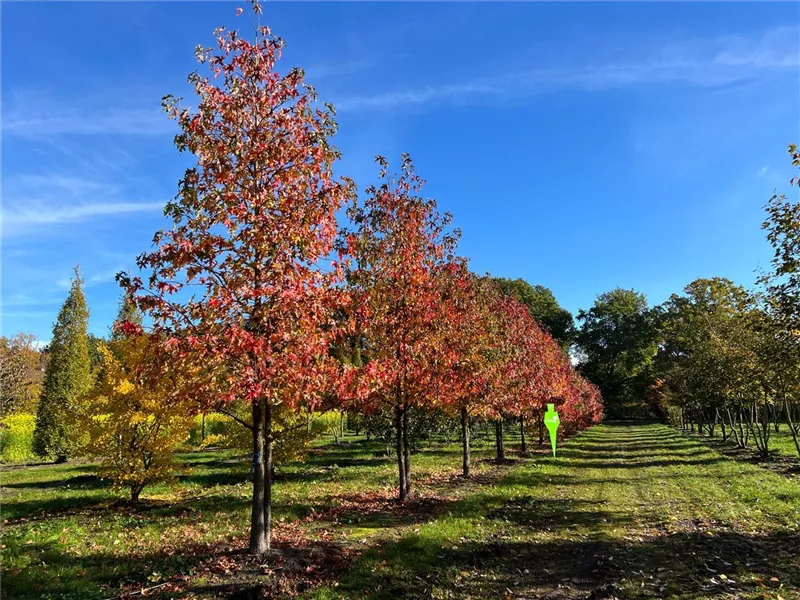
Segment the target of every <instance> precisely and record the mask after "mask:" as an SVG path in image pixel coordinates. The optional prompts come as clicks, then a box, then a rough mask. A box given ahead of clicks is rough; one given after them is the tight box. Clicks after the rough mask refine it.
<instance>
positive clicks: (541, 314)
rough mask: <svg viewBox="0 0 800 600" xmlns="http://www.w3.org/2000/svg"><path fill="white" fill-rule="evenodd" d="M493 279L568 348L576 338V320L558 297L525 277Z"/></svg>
mask: <svg viewBox="0 0 800 600" xmlns="http://www.w3.org/2000/svg"><path fill="white" fill-rule="evenodd" d="M492 281H494V283H495V284H496V285H497V287H499V288H500V289H501V290H502V292H503V293H504V294H507V295H514V296H516V298H517V299H518V300H519V301H520V302H522V303H523V304H525V305H526V306H527V307H528V309H529V310H530V311H531V314H532V315H533V316H534V317H535V318H536V320H537V321H539V322H540V323H541V324H542V325H543V326H544V328H545V329H546V330H547V331H548V332H549V333H550V335H552V336H553V338H555V340H556V341H558V343H559V344H561V347H562V348H564V350H567V349H568V348H569V347H570V346H571V345H572V342H573V341H574V339H575V322H574V320H573V318H572V313H571V312H569V311H568V310H567V309H565V308H562V307H561V306H559V304H558V301H557V300H556V297H555V296H554V295H553V292H551V291H550V290H549V289H548V288H546V287H544V286H543V285H531V284H530V283H528V282H527V281H525V280H524V279H519V278H517V279H506V278H504V277H494V278H492Z"/></svg>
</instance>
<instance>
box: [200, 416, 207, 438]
mask: <svg viewBox="0 0 800 600" xmlns="http://www.w3.org/2000/svg"><path fill="white" fill-rule="evenodd" d="M205 441H206V413H203V418H202V425H201V426H200V444H202V443H203V442H205Z"/></svg>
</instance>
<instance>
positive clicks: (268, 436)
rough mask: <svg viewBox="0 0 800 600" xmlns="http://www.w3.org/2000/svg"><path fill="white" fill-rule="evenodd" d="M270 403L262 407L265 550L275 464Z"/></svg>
mask: <svg viewBox="0 0 800 600" xmlns="http://www.w3.org/2000/svg"><path fill="white" fill-rule="evenodd" d="M273 441H274V440H273V437H272V405H271V404H269V403H267V404H266V406H265V407H264V484H265V485H264V537H266V538H267V550H269V549H270V547H271V546H272V481H273V479H274V478H275V465H274V464H273V460H272V442H273Z"/></svg>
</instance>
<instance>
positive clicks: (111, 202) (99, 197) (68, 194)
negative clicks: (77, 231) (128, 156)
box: [2, 172, 165, 239]
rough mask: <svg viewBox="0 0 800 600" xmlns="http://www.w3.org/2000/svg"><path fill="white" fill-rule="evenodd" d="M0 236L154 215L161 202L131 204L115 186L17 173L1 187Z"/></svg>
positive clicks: (18, 235) (57, 176)
mask: <svg viewBox="0 0 800 600" xmlns="http://www.w3.org/2000/svg"><path fill="white" fill-rule="evenodd" d="M3 188H4V189H3V214H2V226H3V237H4V238H6V239H7V238H12V237H20V236H25V235H29V234H33V233H37V234H38V233H40V232H41V231H43V230H46V229H47V228H52V227H55V226H59V225H66V224H73V223H84V222H87V221H90V220H93V219H102V218H103V217H109V216H119V215H124V214H133V213H144V212H155V211H158V210H160V209H162V208H163V207H164V204H165V202H164V201H131V200H129V199H127V198H125V197H124V195H123V190H121V189H119V187H118V186H117V185H116V184H113V183H105V182H103V181H100V180H95V179H89V178H84V177H78V176H75V175H63V174H60V173H59V172H54V173H50V174H47V175H29V174H20V175H15V176H13V177H12V178H10V179H8V180H7V181H6V182H4V185H3Z"/></svg>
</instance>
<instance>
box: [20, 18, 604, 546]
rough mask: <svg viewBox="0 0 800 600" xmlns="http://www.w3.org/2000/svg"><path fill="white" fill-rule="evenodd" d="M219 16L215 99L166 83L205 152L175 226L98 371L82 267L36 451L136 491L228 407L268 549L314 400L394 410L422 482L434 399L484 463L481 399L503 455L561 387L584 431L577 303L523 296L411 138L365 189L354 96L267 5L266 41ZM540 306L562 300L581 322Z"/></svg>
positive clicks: (62, 322) (587, 388)
mask: <svg viewBox="0 0 800 600" xmlns="http://www.w3.org/2000/svg"><path fill="white" fill-rule="evenodd" d="M253 6H254V12H255V14H256V16H257V15H258V14H260V7H259V5H258V3H257V2H256V3H254V4H253ZM256 20H257V19H256ZM216 35H217V45H216V50H215V49H212V48H202V47H199V48H198V49H197V57H198V61H199V62H200V63H201V64H203V65H207V67H208V69H209V71H210V72H209V73H208V76H203V75H201V74H199V73H193V74H191V75H190V77H189V81H190V83H191V84H192V85H193V87H194V90H195V92H196V95H197V97H198V104H197V109H196V110H194V111H190V110H188V109H184V108H181V107H180V100H179V99H175V98H172V97H171V96H167V97H165V98H164V108H165V110H166V111H167V113H168V114H169V115H170V116H171V117H172V118H173V119H175V120H176V121H177V124H178V126H179V128H180V133H179V134H178V135H177V136H176V138H175V143H176V146H177V147H178V149H179V150H180V151H182V152H183V151H186V152H190V153H191V154H192V155H193V156H194V158H195V161H196V162H195V164H194V166H192V167H191V168H189V169H187V170H186V172H185V174H184V177H183V179H182V180H181V181H180V185H179V192H178V195H177V196H176V198H175V199H174V200H173V201H172V202H170V203H168V204H167V206H166V208H165V214H166V215H167V216H169V217H170V218H171V219H172V222H173V224H172V227H171V228H170V229H168V230H165V231H161V232H159V233H157V234H156V236H155V238H154V246H155V248H154V250H152V251H150V252H146V253H144V254H142V255H141V256H140V257H139V258H138V259H137V265H138V267H139V268H140V269H141V270H142V271H143V272H145V273H146V276H134V275H129V274H120V275H118V281H119V283H120V285H121V286H122V287H123V289H124V292H125V296H124V298H125V299H124V301H123V304H122V313H121V315H120V318H119V319H118V320H117V322H116V323H115V326H114V332H113V335H112V339H111V340H110V341H108V343H106V344H103V345H101V346H100V347H99V348H98V349H97V352H96V354H97V356H98V358H97V360H96V366H95V369H94V370H93V369H92V367H91V362H92V361H91V359H90V358H87V357H89V356H90V354H91V353H90V348H89V343H88V337H87V334H86V321H87V318H88V311H87V309H86V303H85V299H84V298H83V293H82V290H81V282H80V278H79V277H78V276H77V275H76V278H75V280H74V281H73V287H72V290H71V292H70V295H69V297H68V300H67V302H66V303H65V305H64V307H63V308H62V311H61V313H60V314H59V318H58V320H57V322H56V326H55V328H54V335H53V341H52V342H51V346H50V363H49V366H48V369H47V371H46V374H45V381H44V384H43V392H42V394H41V397H40V401H39V409H38V414H37V433H36V440H37V442H36V444H37V451H38V452H39V453H40V454H42V455H46V456H50V457H54V458H65V457H68V456H70V455H73V454H74V453H75V452H76V451H77V452H83V451H86V452H89V453H92V454H95V455H99V456H101V457H103V459H104V465H105V466H106V468H107V469H109V470H110V471H112V472H114V473H117V474H118V476H119V477H121V478H122V477H124V478H125V479H124V485H126V486H127V487H129V488H130V490H131V493H132V495H133V496H134V497H135V496H138V493H139V492H140V491H141V488H142V487H143V485H144V484H146V483H147V481H148V477H153V476H159V475H160V474H163V473H166V472H168V471H169V470H170V469H171V466H170V458H171V450H172V448H174V446H175V443H176V440H179V439H181V438H185V437H186V435H187V431H188V430H187V427H186V423H187V422H188V420H187V419H191V418H194V416H195V415H197V414H200V413H204V412H207V411H217V412H221V413H223V414H226V415H227V416H228V417H229V418H230V419H232V420H233V421H235V422H236V423H238V424H239V425H241V426H242V430H243V431H246V432H247V433H249V436H250V438H251V443H252V451H253V497H252V511H251V534H250V551H251V552H252V553H254V554H262V553H264V552H266V551H267V550H268V549H269V544H270V521H271V506H272V503H271V497H272V472H273V465H274V459H275V457H274V452H275V450H276V445H277V447H281V446H282V447H283V448H284V449H285V448H286V447H287V445H289V444H291V440H293V439H296V438H295V437H294V436H296V435H297V432H298V431H301V430H303V428H305V429H306V431H308V430H309V425H308V424H309V423H310V415H312V414H316V413H320V412H325V411H329V410H331V409H336V410H339V411H347V412H350V413H355V414H363V415H368V416H369V418H376V417H377V418H386V419H390V420H391V423H392V426H393V437H394V442H395V455H396V459H397V468H398V498H399V499H400V500H401V501H402V500H405V499H406V498H408V496H409V495H410V494H411V492H412V471H411V446H412V443H413V439H412V438H413V429H412V425H411V423H412V421H413V420H414V419H415V418H417V417H419V416H420V415H423V414H438V415H444V416H449V417H451V418H458V419H459V422H460V425H461V430H462V439H463V453H464V456H463V473H464V475H465V476H468V475H469V467H470V457H469V446H470V443H469V431H470V421H471V420H474V419H476V418H480V419H488V420H492V421H494V422H495V423H496V424H497V425H496V440H497V456H498V458H501V459H502V458H503V456H504V455H503V452H504V450H503V427H502V421H503V419H507V418H517V419H519V421H520V424H521V425H522V427H523V432H524V427H525V423H526V421H527V422H535V421H536V419H537V418H539V416H540V415H541V412H542V408H543V405H544V403H545V402H548V401H549V402H556V403H557V404H559V409H560V412H561V420H562V423H563V428H564V430H565V432H570V431H575V430H577V429H579V428H582V427H586V426H588V425H589V424H591V423H593V422H597V421H598V420H599V419H600V418H601V417H602V403H601V401H600V396H599V393H598V391H597V388H595V387H594V386H593V385H591V384H590V383H588V382H587V381H586V380H584V379H583V378H582V377H581V376H580V375H578V374H577V373H576V372H575V371H574V370H573V369H572V367H571V364H570V360H569V358H568V355H567V354H566V353H565V351H564V346H565V345H566V344H568V343H569V336H570V335H571V327H570V325H571V319H566V318H565V315H564V314H561V315H560V317H559V315H557V314H556V313H557V312H558V310H557V304H555V301H554V299H552V296H550V298H547V294H546V293H544V291H543V290H535V293H534V295H533V296H531V295H530V294H528V295H527V296H526V297H525V298H522V300H521V299H519V296H521V295H524V292H526V290H525V289H523V287H524V286H523V287H520V284H519V283H514V282H507V281H494V280H492V279H491V278H490V277H488V276H478V275H475V274H473V273H471V272H470V271H469V270H468V267H467V261H466V260H465V259H463V258H461V257H459V256H458V255H457V252H456V251H457V243H458V239H459V232H458V231H457V230H454V229H452V228H451V226H450V216H449V215H443V214H440V213H439V212H438V211H437V208H436V203H435V201H433V200H430V199H426V198H423V197H422V196H421V195H420V193H421V189H422V186H423V183H424V182H423V181H422V180H421V179H420V178H419V177H418V176H417V175H416V174H415V172H414V169H413V165H412V163H411V160H410V158H409V157H408V156H403V160H402V166H401V169H400V172H399V173H397V174H395V173H393V172H392V171H391V170H390V169H389V166H388V163H387V162H386V161H385V160H384V159H382V158H379V159H378V162H379V163H380V176H379V183H378V184H376V185H374V186H371V187H369V188H367V190H366V193H365V195H364V196H363V197H361V198H359V195H358V193H357V190H356V186H355V184H354V183H353V182H352V181H351V180H350V179H348V178H346V177H336V176H335V175H334V167H335V164H336V161H337V159H338V158H339V153H338V151H337V150H336V149H335V148H334V147H333V146H332V145H331V138H332V136H333V135H334V133H335V131H336V124H335V121H334V110H333V107H332V106H330V105H321V104H320V103H319V102H318V101H317V98H316V95H315V93H314V90H313V89H312V88H311V87H309V86H307V85H306V83H305V82H304V76H303V72H302V71H301V70H299V69H293V70H291V71H289V72H288V73H286V74H283V75H281V74H279V73H278V72H277V70H276V63H277V62H278V60H279V58H280V54H281V49H282V47H283V44H282V41H281V40H280V39H279V38H277V37H275V36H274V35H273V34H272V33H271V32H270V31H269V29H268V28H266V27H263V26H261V25H260V24H257V25H255V30H254V36H253V38H254V39H252V40H248V39H245V38H243V37H241V36H240V35H239V33H238V32H237V31H226V30H224V29H219V30H217V32H216ZM341 209H346V210H345V213H346V217H347V225H346V226H344V227H340V225H339V223H338V222H337V215H341V213H340V210H341ZM542 298H544V301H543V302H539V301H538V300H537V299H539V300H541V299H542ZM554 305H555V307H554ZM534 306H538V307H539V309H534V310H533V311H532V310H531V307H534ZM537 310H540V313H538V314H537V312H536V311H537ZM534 314H537V316H539V318H540V319H541V320H542V321H546V319H545V318H544V317H543V316H542V315H543V314H548V315H550V314H552V315H554V320H553V323H552V324H550V327H552V330H554V331H556V330H557V331H559V332H560V333H559V335H560V336H561V337H560V338H559V339H558V340H556V339H554V338H553V336H552V335H551V334H550V333H549V332H548V331H547V330H546V329H545V327H544V326H543V325H542V323H541V322H540V321H539V320H537V318H536V317H535V316H534ZM559 318H560V321H559ZM565 321H569V322H568V323H565ZM559 323H560V324H561V325H563V327H561V329H558V327H559V326H560V325H559ZM75 419H78V420H79V421H80V425H79V426H74V427H72V428H70V423H74V422H75ZM287 441H288V442H287Z"/></svg>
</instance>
